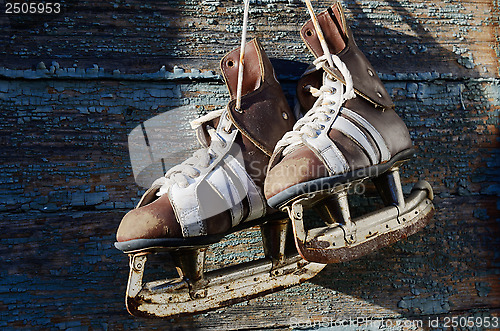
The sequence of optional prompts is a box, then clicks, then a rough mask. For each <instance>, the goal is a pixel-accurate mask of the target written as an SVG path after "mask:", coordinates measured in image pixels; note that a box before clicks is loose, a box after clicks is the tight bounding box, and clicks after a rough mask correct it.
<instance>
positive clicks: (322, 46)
mask: <svg viewBox="0 0 500 331" xmlns="http://www.w3.org/2000/svg"><path fill="white" fill-rule="evenodd" d="M308 6H309V9H310V13H311V17H312V19H311V20H310V21H308V22H307V23H306V24H305V25H304V26H303V28H302V30H301V36H302V38H303V40H304V42H305V43H306V45H307V47H308V48H309V49H310V50H311V52H312V53H313V54H314V56H315V57H316V60H315V61H314V67H312V68H311V69H310V70H308V71H307V72H306V73H305V74H304V76H303V77H302V78H301V80H300V81H299V84H298V89H297V95H298V99H299V102H300V105H301V107H302V108H303V109H304V110H307V113H306V114H305V115H304V117H303V118H301V119H299V120H298V121H297V123H296V124H295V126H294V129H293V131H291V132H289V133H287V134H285V136H284V137H283V139H281V140H280V141H279V142H278V144H277V146H276V148H275V150H274V153H273V156H272V158H271V162H270V167H269V169H270V170H269V171H268V174H267V177H266V181H265V195H266V198H267V199H268V203H269V205H270V206H272V207H275V208H279V209H281V210H287V211H288V212H289V215H290V218H291V219H292V224H293V226H294V232H295V240H296V246H297V249H298V251H299V252H300V253H301V255H302V256H303V257H304V258H305V259H306V260H308V261H315V262H319V263H334V262H340V261H346V260H350V259H353V258H357V257H359V256H362V255H364V254H366V253H369V252H371V251H373V250H375V249H377V248H379V247H382V246H385V245H388V244H390V243H393V242H395V241H397V240H399V239H401V238H404V237H406V236H408V235H410V234H412V233H414V232H416V231H418V230H419V229H421V228H422V227H423V226H424V225H425V224H426V223H427V221H428V220H429V218H430V217H431V214H432V210H433V209H432V203H431V202H430V199H432V189H431V188H430V186H429V185H428V184H427V183H426V182H423V181H422V182H419V183H417V185H416V186H415V188H414V192H413V193H412V195H411V196H410V197H409V198H408V199H406V200H405V199H404V197H403V192H402V188H401V183H400V178H399V172H398V167H399V166H400V165H401V164H403V163H404V162H406V161H408V160H409V159H410V158H411V157H412V155H413V153H414V150H413V148H412V143H411V140H410V135H409V133H408V129H407V128H406V126H405V124H404V123H403V121H402V120H401V119H400V118H399V116H398V115H397V114H396V112H395V111H394V104H393V103H392V101H391V99H390V97H389V94H388V93H387V91H386V89H385V88H384V86H383V84H382V82H381V81H380V79H379V77H378V76H377V74H376V72H375V70H374V68H373V67H372V66H371V65H370V63H369V62H368V60H367V59H366V57H365V56H364V55H363V54H362V53H361V51H360V50H359V48H358V47H357V46H356V44H355V42H354V39H353V35H352V32H351V30H350V28H349V27H348V26H347V24H346V20H345V17H344V12H343V9H342V7H341V5H340V3H335V4H334V5H333V6H332V7H331V8H328V9H327V10H326V11H324V12H322V13H321V14H319V15H318V16H317V17H316V16H315V15H314V13H313V11H312V7H310V3H308ZM365 179H373V181H374V182H375V184H376V186H377V188H378V189H379V191H380V193H381V195H382V198H383V199H384V201H385V202H386V204H387V207H386V208H385V209H382V210H380V211H379V212H377V213H375V214H373V215H368V216H363V217H361V218H360V219H357V220H354V221H352V220H351V217H350V214H349V206H348V202H347V190H348V188H349V187H351V186H353V185H357V184H359V183H360V182H362V181H363V180H365ZM309 207H316V209H319V211H320V214H321V215H322V216H324V220H325V222H326V223H327V226H326V227H323V228H317V229H312V230H310V231H306V230H305V228H304V224H303V220H302V210H303V208H309Z"/></svg>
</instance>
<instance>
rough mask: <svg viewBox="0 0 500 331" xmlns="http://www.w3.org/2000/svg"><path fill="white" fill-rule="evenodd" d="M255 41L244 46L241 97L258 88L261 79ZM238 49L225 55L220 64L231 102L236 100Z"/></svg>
mask: <svg viewBox="0 0 500 331" xmlns="http://www.w3.org/2000/svg"><path fill="white" fill-rule="evenodd" d="M257 47H258V46H257V40H256V39H253V40H252V41H249V42H248V43H247V44H246V46H245V58H244V61H245V65H244V68H243V88H242V93H241V95H246V94H248V93H250V92H253V91H255V90H256V89H258V88H259V86H260V83H261V78H262V68H261V66H260V59H259V55H258V51H257ZM239 62H240V48H237V49H235V50H233V51H231V52H229V53H228V54H226V55H225V56H224V57H223V58H222V60H221V63H220V67H221V71H222V74H223V76H224V80H225V81H226V85H227V88H228V90H229V93H230V95H231V100H233V99H236V90H237V85H238V71H239V65H240V63H239Z"/></svg>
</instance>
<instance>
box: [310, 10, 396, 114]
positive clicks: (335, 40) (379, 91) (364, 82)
mask: <svg viewBox="0 0 500 331" xmlns="http://www.w3.org/2000/svg"><path fill="white" fill-rule="evenodd" d="M317 17H318V21H319V24H320V26H321V29H322V31H323V34H324V36H325V39H326V42H327V44H328V48H329V50H330V53H331V54H336V55H338V56H339V57H340V59H341V60H342V61H343V62H344V63H345V64H346V66H347V68H348V69H349V71H350V72H351V75H352V78H353V83H354V89H355V90H356V94H358V95H360V96H361V97H363V98H365V99H366V100H368V101H370V102H371V103H373V104H375V105H378V106H380V107H382V108H394V103H393V102H392V100H391V97H390V96H389V93H388V92H387V90H386V89H385V87H384V84H383V83H382V81H381V80H380V78H379V77H378V75H377V73H376V71H375V69H373V67H372V66H371V64H370V62H369V61H368V60H367V59H366V57H365V56H364V54H363V53H362V52H361V50H360V49H359V48H358V47H357V46H356V43H355V42H354V38H353V36H352V32H351V30H350V29H349V27H347V25H346V23H345V19H344V13H343V9H342V7H341V6H340V4H339V3H336V4H334V5H333V6H332V7H331V8H329V9H328V10H326V11H324V12H322V13H320V14H319V15H317ZM300 35H301V37H302V39H303V40H304V42H305V43H306V45H307V47H308V48H309V50H310V51H311V52H312V53H313V55H314V56H315V57H317V58H318V57H320V56H322V55H323V49H322V48H321V44H320V42H319V39H318V37H317V35H316V32H315V30H314V25H313V23H312V21H311V20H309V21H307V22H306V23H305V24H304V26H303V27H302V29H301V31H300ZM332 72H333V74H334V76H335V77H336V78H337V79H339V80H341V81H343V78H342V75H341V74H340V72H339V71H338V69H337V68H333V70H332Z"/></svg>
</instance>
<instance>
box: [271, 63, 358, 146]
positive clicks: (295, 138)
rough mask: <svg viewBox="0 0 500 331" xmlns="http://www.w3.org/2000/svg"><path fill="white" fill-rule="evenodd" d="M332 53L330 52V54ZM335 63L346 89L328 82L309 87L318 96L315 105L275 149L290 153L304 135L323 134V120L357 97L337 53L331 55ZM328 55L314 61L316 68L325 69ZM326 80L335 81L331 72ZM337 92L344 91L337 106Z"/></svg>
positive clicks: (336, 113)
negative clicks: (340, 89)
mask: <svg viewBox="0 0 500 331" xmlns="http://www.w3.org/2000/svg"><path fill="white" fill-rule="evenodd" d="M328 55H330V54H328ZM330 56H331V58H332V60H333V63H335V66H336V67H337V68H338V69H339V71H340V73H341V74H342V76H343V77H344V80H345V88H344V91H337V90H336V89H335V88H333V87H331V86H328V84H324V85H323V86H321V88H320V89H316V88H314V87H310V88H309V92H310V93H311V94H312V95H313V96H315V97H317V98H318V100H316V102H315V103H314V105H313V107H312V108H311V109H310V110H309V111H308V112H307V113H306V115H304V117H302V118H301V119H299V120H298V121H297V122H296V123H295V125H294V126H293V130H292V131H289V132H287V133H286V134H285V135H284V136H283V138H281V140H280V141H278V144H277V145H276V147H275V150H278V149H279V148H282V147H285V149H284V150H283V152H282V154H283V155H286V154H288V153H290V152H291V151H292V150H293V148H294V147H295V146H296V145H297V144H299V143H300V142H302V138H303V136H304V135H307V136H308V137H311V138H312V137H317V136H318V135H320V134H321V132H322V130H323V129H325V127H324V125H323V124H321V122H323V123H324V122H325V121H328V120H330V119H331V118H332V117H334V118H336V117H337V116H338V113H339V111H340V108H341V105H342V104H344V102H345V101H347V100H349V99H352V98H354V97H356V94H355V93H354V87H353V82H352V76H351V73H350V72H349V69H347V66H346V65H345V64H344V62H342V60H341V59H340V58H339V57H338V56H336V55H330ZM327 59H328V58H327V55H323V56H321V57H319V58H317V59H316V60H315V61H314V62H313V63H314V65H315V66H316V69H318V70H320V69H324V68H325V67H326V66H327V65H328V61H327ZM325 75H326V78H325V79H326V80H327V83H328V82H333V79H334V78H332V77H329V74H327V73H325ZM336 93H342V95H341V96H340V102H341V105H339V106H335V105H336V102H338V100H339V97H338V96H335V94H336Z"/></svg>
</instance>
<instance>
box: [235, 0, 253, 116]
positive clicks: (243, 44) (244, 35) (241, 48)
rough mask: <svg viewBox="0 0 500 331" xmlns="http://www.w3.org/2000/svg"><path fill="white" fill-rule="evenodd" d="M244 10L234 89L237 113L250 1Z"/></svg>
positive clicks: (239, 106) (238, 110)
mask: <svg viewBox="0 0 500 331" xmlns="http://www.w3.org/2000/svg"><path fill="white" fill-rule="evenodd" d="M244 2H245V9H244V12H243V29H242V32H241V47H240V63H239V67H238V87H237V89H236V107H235V110H236V111H237V112H239V113H240V112H242V111H241V93H242V89H243V67H244V65H245V45H246V43H247V26H248V11H249V9H250V0H244Z"/></svg>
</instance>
